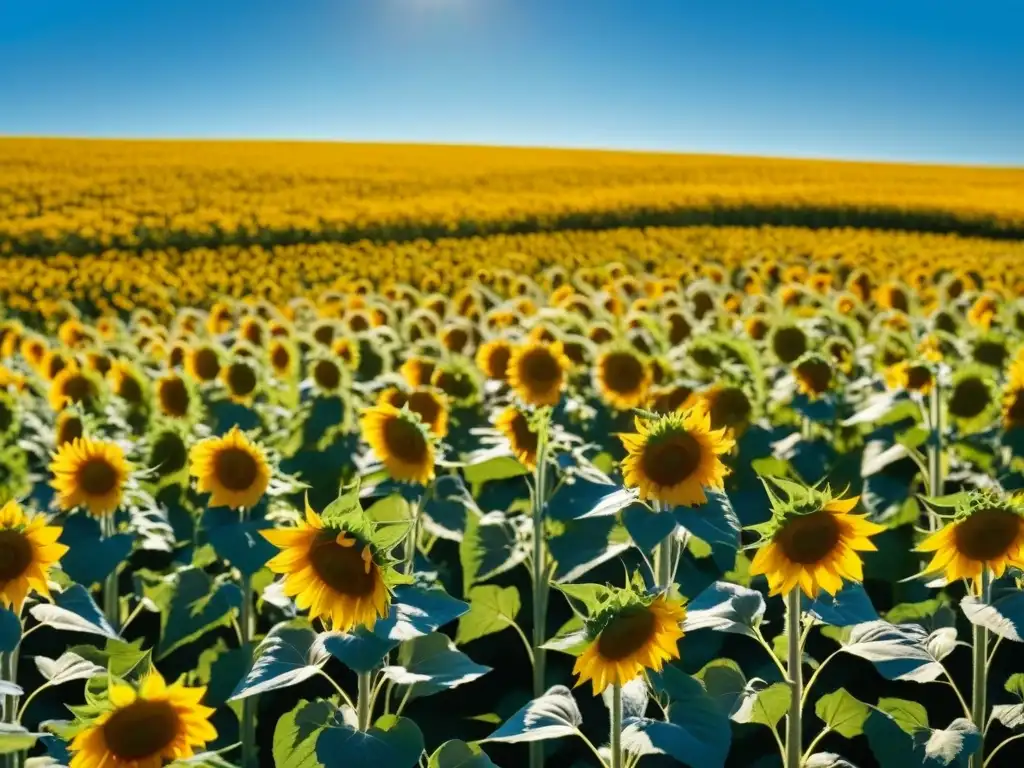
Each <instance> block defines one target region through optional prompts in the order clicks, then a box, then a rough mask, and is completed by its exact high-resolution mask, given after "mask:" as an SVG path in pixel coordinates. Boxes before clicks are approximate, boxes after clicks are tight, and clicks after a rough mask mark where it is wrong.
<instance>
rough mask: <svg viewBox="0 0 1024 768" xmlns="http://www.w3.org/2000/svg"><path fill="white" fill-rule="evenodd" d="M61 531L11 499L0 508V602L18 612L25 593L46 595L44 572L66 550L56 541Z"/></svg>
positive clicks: (45, 573)
mask: <svg viewBox="0 0 1024 768" xmlns="http://www.w3.org/2000/svg"><path fill="white" fill-rule="evenodd" d="M61 531H62V529H61V528H60V527H59V526H56V525H47V524H46V519H45V518H43V517H42V516H41V515H32V516H29V515H26V514H25V512H24V510H23V509H22V508H21V507H20V506H19V505H18V503H17V502H15V501H8V502H7V503H6V504H4V505H3V507H0V605H3V606H4V607H5V608H11V609H13V611H14V613H15V615H19V614H20V613H21V606H22V605H23V604H24V602H25V598H26V597H28V594H29V592H31V591H35V592H38V593H39V594H40V595H42V596H43V597H45V598H47V599H49V598H50V590H49V588H48V587H47V583H46V580H47V575H48V574H49V571H50V568H52V567H53V565H54V564H55V563H56V562H57V561H58V560H60V558H61V557H62V556H63V555H64V553H65V552H67V551H68V548H67V547H66V546H64V545H63V544H58V543H57V539H59V538H60V534H61Z"/></svg>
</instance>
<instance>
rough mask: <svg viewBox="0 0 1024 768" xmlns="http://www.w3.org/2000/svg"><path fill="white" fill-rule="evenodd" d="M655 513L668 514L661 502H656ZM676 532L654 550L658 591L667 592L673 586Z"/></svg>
mask: <svg viewBox="0 0 1024 768" xmlns="http://www.w3.org/2000/svg"><path fill="white" fill-rule="evenodd" d="M654 511H655V512H656V513H658V514H666V513H665V510H664V507H663V506H662V504H661V502H660V501H656V502H654ZM674 544H675V530H673V531H672V533H670V534H669V535H668V536H666V537H665V538H664V539H663V540H662V541H661V542H660V543H659V544H658V548H657V549H655V550H654V578H655V580H656V581H657V585H656V586H657V587H658V589H665V590H667V589H668V588H669V587H670V586H672V581H673V579H674V577H675V562H676V561H675V551H674V549H673V545H674Z"/></svg>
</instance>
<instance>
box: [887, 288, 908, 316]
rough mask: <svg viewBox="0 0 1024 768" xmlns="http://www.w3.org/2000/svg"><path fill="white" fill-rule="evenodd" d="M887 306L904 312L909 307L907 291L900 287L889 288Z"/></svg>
mask: <svg viewBox="0 0 1024 768" xmlns="http://www.w3.org/2000/svg"><path fill="white" fill-rule="evenodd" d="M889 306H890V307H892V308H893V309H898V310H899V311H900V312H906V311H907V310H909V309H910V299H909V298H907V293H906V291H904V290H903V289H902V288H892V289H890V290H889Z"/></svg>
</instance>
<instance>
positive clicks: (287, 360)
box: [270, 344, 292, 371]
mask: <svg viewBox="0 0 1024 768" xmlns="http://www.w3.org/2000/svg"><path fill="white" fill-rule="evenodd" d="M291 362H292V356H291V354H289V352H288V348H287V347H286V346H285V345H284V344H278V345H277V346H276V347H274V351H273V352H272V353H271V355H270V364H271V365H273V366H274V368H275V369H276V370H278V371H284V370H286V369H287V368H288V366H289V365H290V364H291Z"/></svg>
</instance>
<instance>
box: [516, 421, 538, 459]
mask: <svg viewBox="0 0 1024 768" xmlns="http://www.w3.org/2000/svg"><path fill="white" fill-rule="evenodd" d="M512 437H513V441H514V445H513V448H515V449H516V451H525V452H526V453H527V454H529V455H531V456H532V455H533V454H535V453H536V452H537V433H536V432H534V431H533V430H532V429H530V422H529V420H528V419H527V418H526V417H525V416H524V415H523V414H521V413H519V412H518V411H516V417H515V418H514V419H512Z"/></svg>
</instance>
